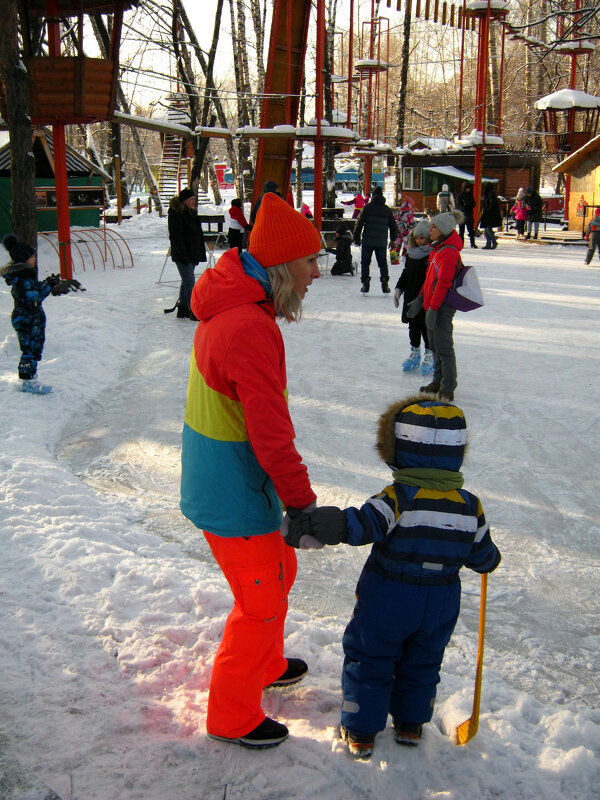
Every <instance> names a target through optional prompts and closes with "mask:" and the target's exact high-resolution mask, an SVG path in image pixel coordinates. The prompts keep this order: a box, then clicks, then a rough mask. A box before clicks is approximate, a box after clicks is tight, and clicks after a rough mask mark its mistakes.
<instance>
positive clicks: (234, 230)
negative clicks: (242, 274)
mask: <svg viewBox="0 0 600 800" xmlns="http://www.w3.org/2000/svg"><path fill="white" fill-rule="evenodd" d="M243 209H244V206H243V204H242V201H241V200H240V198H239V197H235V198H234V199H233V200H232V201H231V208H229V209H228V211H227V215H228V217H229V229H228V231H227V241H228V242H229V247H237V249H238V253H241V252H242V250H243V246H242V242H243V237H244V233H245V232H246V231H249V230H250V226H249V225H248V222H247V221H246V217H245V216H244V210H243Z"/></svg>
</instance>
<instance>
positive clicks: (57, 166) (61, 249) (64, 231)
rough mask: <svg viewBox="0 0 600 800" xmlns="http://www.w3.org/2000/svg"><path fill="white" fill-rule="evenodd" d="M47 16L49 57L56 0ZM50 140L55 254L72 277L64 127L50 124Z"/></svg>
mask: <svg viewBox="0 0 600 800" xmlns="http://www.w3.org/2000/svg"><path fill="white" fill-rule="evenodd" d="M46 14H47V16H48V21H47V25H48V53H49V55H50V56H52V57H58V56H60V28H59V22H58V17H59V9H58V0H48V2H47V3H46ZM52 142H53V146H54V182H55V185H56V216H57V220H58V257H59V261H60V274H61V277H63V278H66V279H67V280H71V279H72V277H73V264H72V261H71V227H70V220H69V184H68V179H67V146H66V141H65V126H64V125H53V126H52Z"/></svg>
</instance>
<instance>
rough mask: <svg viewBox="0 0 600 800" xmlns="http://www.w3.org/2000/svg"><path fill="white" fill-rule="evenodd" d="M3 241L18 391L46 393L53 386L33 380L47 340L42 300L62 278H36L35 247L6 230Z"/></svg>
mask: <svg viewBox="0 0 600 800" xmlns="http://www.w3.org/2000/svg"><path fill="white" fill-rule="evenodd" d="M2 244H3V245H4V247H5V248H6V249H7V250H8V254H9V255H10V257H11V259H12V260H11V263H10V264H7V265H6V266H5V267H2V269H1V270H0V275H2V277H3V278H4V280H5V281H6V283H7V284H8V285H9V286H10V293H11V294H12V296H13V299H14V301H15V307H14V309H13V312H12V316H11V321H12V326H13V328H14V329H15V331H16V333H17V336H18V338H19V345H20V347H21V360H20V361H19V378H20V379H21V381H20V384H19V390H20V391H23V392H29V393H31V394H47V393H48V392H50V391H52V387H51V386H45V385H44V384H41V383H39V381H38V380H37V379H36V373H37V364H38V361H40V360H41V358H42V350H43V349H44V341H45V339H46V315H45V313H44V309H43V308H42V303H43V301H44V300H45V299H46V297H48V295H49V294H50V293H51V292H52V290H53V288H56V287H58V285H59V283H60V282H61V281H60V278H59V277H58V276H57V275H50V276H48V277H47V278H46V279H45V280H43V281H39V280H38V274H37V267H36V255H35V250H34V249H33V247H31V245H28V244H26V243H25V242H19V241H18V239H17V237H16V236H15V235H14V234H12V233H7V234H6V236H5V237H4V239H3V240H2ZM61 293H62V292H61Z"/></svg>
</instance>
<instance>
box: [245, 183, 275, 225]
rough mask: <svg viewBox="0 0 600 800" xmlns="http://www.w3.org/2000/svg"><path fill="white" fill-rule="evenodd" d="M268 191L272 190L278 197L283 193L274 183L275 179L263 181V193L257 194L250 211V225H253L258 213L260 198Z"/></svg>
mask: <svg viewBox="0 0 600 800" xmlns="http://www.w3.org/2000/svg"><path fill="white" fill-rule="evenodd" d="M269 192H273V194H276V195H279V197H283V195H282V194H281V192H280V190H279V184H278V183H275V181H265V185H264V186H263V193H262V194H261V195H259V197H258V199H257V201H256V203H254V205H253V206H252V209H251V211H250V225H254V223H255V222H256V215H257V214H258V209H259V208H260V204H261V203H262V199H263V197H264V196H265V195H266V194H268V193H269Z"/></svg>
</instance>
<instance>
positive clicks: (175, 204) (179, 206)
mask: <svg viewBox="0 0 600 800" xmlns="http://www.w3.org/2000/svg"><path fill="white" fill-rule="evenodd" d="M169 211H175V212H177V214H184V213H185V212H186V211H189V212H190V213H192V214H195V213H196V212H195V211H192V209H190V208H188V207H187V206H184V205H183V203H182V202H181V200H180V199H179V197H178V196H177V195H175V197H172V198H171V200H170V201H169Z"/></svg>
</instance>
